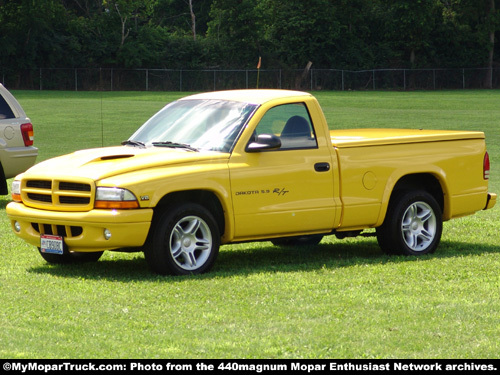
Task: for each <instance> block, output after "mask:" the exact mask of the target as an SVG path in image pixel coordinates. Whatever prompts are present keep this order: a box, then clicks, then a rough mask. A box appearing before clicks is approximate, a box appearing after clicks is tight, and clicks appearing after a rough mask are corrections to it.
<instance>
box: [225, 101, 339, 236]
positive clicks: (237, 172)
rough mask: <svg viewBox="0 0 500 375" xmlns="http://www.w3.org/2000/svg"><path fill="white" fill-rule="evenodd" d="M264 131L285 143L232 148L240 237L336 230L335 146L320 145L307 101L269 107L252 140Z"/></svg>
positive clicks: (233, 193)
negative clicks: (270, 147)
mask: <svg viewBox="0 0 500 375" xmlns="http://www.w3.org/2000/svg"><path fill="white" fill-rule="evenodd" d="M260 134H273V135H275V136H279V138H280V140H281V147H280V148H278V149H273V150H261V151H257V152H255V151H254V152H249V151H248V147H247V148H246V151H245V152H240V153H233V154H232V156H231V159H230V163H229V170H230V174H231V189H232V201H233V210H234V217H235V233H234V237H235V238H234V239H235V240H250V239H252V238H255V239H257V238H265V237H266V236H269V237H279V236H293V235H299V234H307V233H321V232H323V233H324V232H329V231H331V229H332V228H333V225H334V221H335V211H336V210H335V202H334V199H333V192H334V188H333V173H332V168H333V165H332V162H331V155H330V150H329V149H328V148H327V147H318V142H317V137H316V133H315V131H314V127H313V126H312V121H311V118H310V116H309V112H308V110H307V106H306V105H305V103H293V104H284V105H279V106H276V107H273V108H271V109H269V110H268V111H267V112H266V113H265V114H264V116H263V117H262V119H261V121H260V122H259V124H258V125H257V127H256V129H255V132H254V136H253V137H252V139H250V141H249V142H248V143H251V142H252V141H253V140H254V139H255V138H256V137H257V136H258V135H260ZM247 146H248V145H247Z"/></svg>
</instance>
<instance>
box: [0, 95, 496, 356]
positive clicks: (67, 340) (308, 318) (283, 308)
mask: <svg viewBox="0 0 500 375" xmlns="http://www.w3.org/2000/svg"><path fill="white" fill-rule="evenodd" d="M14 94H15V95H16V97H17V98H18V99H19V101H20V102H21V104H22V105H23V107H24V109H25V110H26V112H27V113H28V115H29V116H30V117H31V119H32V121H33V123H34V126H35V143H36V146H37V147H39V148H40V158H39V161H40V160H44V159H46V158H49V157H53V156H56V155H59V154H62V153H66V152H70V151H73V150H77V149H81V148H87V147H99V146H101V145H104V146H107V145H112V144H118V143H119V142H120V141H122V140H124V139H126V138H128V137H129V135H130V134H132V133H133V131H134V130H135V129H136V128H137V127H138V126H139V125H141V124H142V123H143V122H144V121H145V120H146V119H147V118H148V117H149V116H150V115H152V114H153V113H154V112H155V111H157V110H158V109H160V108H161V107H162V106H163V105H164V104H165V103H166V102H168V101H170V100H173V99H175V98H178V97H180V96H183V95H184V94H183V93H114V92H111V93H110V92H103V93H90V92H83V93H77V92H38V91H18V92H14ZM316 94H317V97H318V99H319V100H320V103H321V104H322V106H323V108H324V110H325V114H326V117H327V120H328V121H329V124H330V126H331V127H332V128H334V127H338V128H356V127H417V128H445V129H470V130H483V131H485V133H486V135H487V145H488V149H489V152H490V159H491V162H492V177H491V183H490V190H491V191H494V192H497V193H499V192H500V177H499V176H500V157H499V156H500V133H499V129H500V105H499V103H500V92H499V91H446V92H440V91H438V92H318V93H316ZM8 201H9V197H0V255H1V259H2V262H1V264H0V297H1V304H2V306H1V307H0V326H1V330H0V358H498V353H500V341H499V340H498V338H499V337H500V288H499V285H500V272H499V269H500V236H499V229H498V228H499V227H500V218H499V215H498V213H499V208H498V207H495V209H493V210H489V211H484V212H480V213H478V214H476V215H474V216H470V217H466V218H462V219H458V220H453V221H450V222H447V223H445V225H444V233H443V239H442V243H441V246H440V248H439V249H438V251H437V252H436V253H435V254H433V255H430V256H423V257H420V258H408V257H389V256H386V255H384V254H382V253H381V251H380V250H379V248H378V246H377V244H376V240H375V239H374V238H359V239H348V240H343V241H339V240H336V239H335V237H333V236H332V237H327V238H325V239H324V240H323V241H322V242H321V244H320V245H319V246H317V247H305V248H291V249H284V248H280V247H274V246H272V245H271V243H270V242H263V243H251V244H238V245H231V246H224V247H222V248H221V252H220V255H219V258H218V260H217V262H216V265H215V267H214V269H213V271H212V272H211V273H209V274H206V275H202V276H193V277H160V276H156V275H154V274H152V273H150V272H149V271H148V269H147V266H146V263H145V261H144V258H143V256H142V254H120V253H112V252H108V253H105V254H104V256H103V257H102V258H101V260H100V261H99V262H97V263H95V264H84V265H69V266H57V265H49V264H47V263H45V262H44V261H43V260H42V258H41V257H40V256H39V255H38V253H37V250H36V249H35V248H33V247H32V246H28V245H27V244H25V243H24V242H23V241H21V240H19V239H17V237H15V236H14V235H13V234H12V233H11V230H10V227H9V224H8V221H7V217H6V215H5V205H6V204H7V203H8Z"/></svg>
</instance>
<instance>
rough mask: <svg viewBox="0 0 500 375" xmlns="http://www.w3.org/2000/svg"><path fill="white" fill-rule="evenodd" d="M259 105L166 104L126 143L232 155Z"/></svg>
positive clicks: (218, 102)
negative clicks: (239, 137)
mask: <svg viewBox="0 0 500 375" xmlns="http://www.w3.org/2000/svg"><path fill="white" fill-rule="evenodd" d="M256 108H257V106H256V105H253V104H248V103H239V102H232V101H222V100H204V99H187V100H179V101H176V102H172V103H170V104H168V105H166V106H165V107H164V108H163V109H162V110H160V111H159V112H158V113H157V114H155V115H154V116H153V117H151V118H150V119H149V120H148V121H147V122H146V123H145V124H144V125H142V126H141V127H140V128H139V129H138V130H137V131H136V132H135V133H134V134H133V135H132V136H131V137H130V139H129V140H128V141H126V142H124V144H132V143H136V144H141V143H142V144H144V145H146V146H149V145H154V146H158V147H183V148H186V149H191V150H194V149H196V150H200V149H202V150H211V151H222V152H229V151H230V150H231V149H232V147H233V144H234V142H235V141H236V138H237V137H238V135H239V134H240V131H241V130H242V128H243V127H244V125H245V124H246V122H247V121H248V119H249V117H250V115H251V114H252V113H253V111H254V110H255V109H256Z"/></svg>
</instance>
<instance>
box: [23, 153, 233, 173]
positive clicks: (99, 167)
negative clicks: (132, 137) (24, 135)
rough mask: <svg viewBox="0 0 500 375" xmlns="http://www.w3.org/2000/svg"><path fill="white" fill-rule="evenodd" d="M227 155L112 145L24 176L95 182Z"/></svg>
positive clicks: (34, 169) (53, 162)
mask: <svg viewBox="0 0 500 375" xmlns="http://www.w3.org/2000/svg"><path fill="white" fill-rule="evenodd" d="M228 158H229V154H227V153H221V152H213V151H201V152H193V151H187V150H184V149H174V148H165V147H148V148H138V147H130V146H115V147H104V148H95V149H88V150H81V151H76V152H74V153H72V154H67V155H62V156H58V157H55V158H53V159H48V160H45V161H43V162H41V163H38V164H36V165H34V166H33V167H31V168H30V169H29V170H28V171H26V172H25V174H24V176H25V177H26V176H29V177H44V178H47V175H49V176H50V177H51V178H54V177H56V176H57V177H71V176H74V177H84V178H90V179H92V180H94V181H96V180H100V179H103V178H108V177H112V176H116V175H120V174H123V173H129V172H134V171H138V170H144V169H148V168H157V167H164V166H170V165H176V164H185V163H191V164H192V163H200V162H205V161H210V160H224V159H228Z"/></svg>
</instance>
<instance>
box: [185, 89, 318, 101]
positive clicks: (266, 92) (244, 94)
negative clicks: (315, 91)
mask: <svg viewBox="0 0 500 375" xmlns="http://www.w3.org/2000/svg"><path fill="white" fill-rule="evenodd" d="M304 96H307V97H311V96H312V95H311V94H309V93H307V92H302V91H293V90H280V89H276V90H271V89H246V90H226V91H212V92H205V93H201V94H194V95H190V96H186V97H184V98H182V99H180V100H189V99H215V100H217V99H219V100H231V101H237V102H245V103H251V104H263V103H266V102H268V101H270V100H275V99H283V98H293V97H304Z"/></svg>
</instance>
